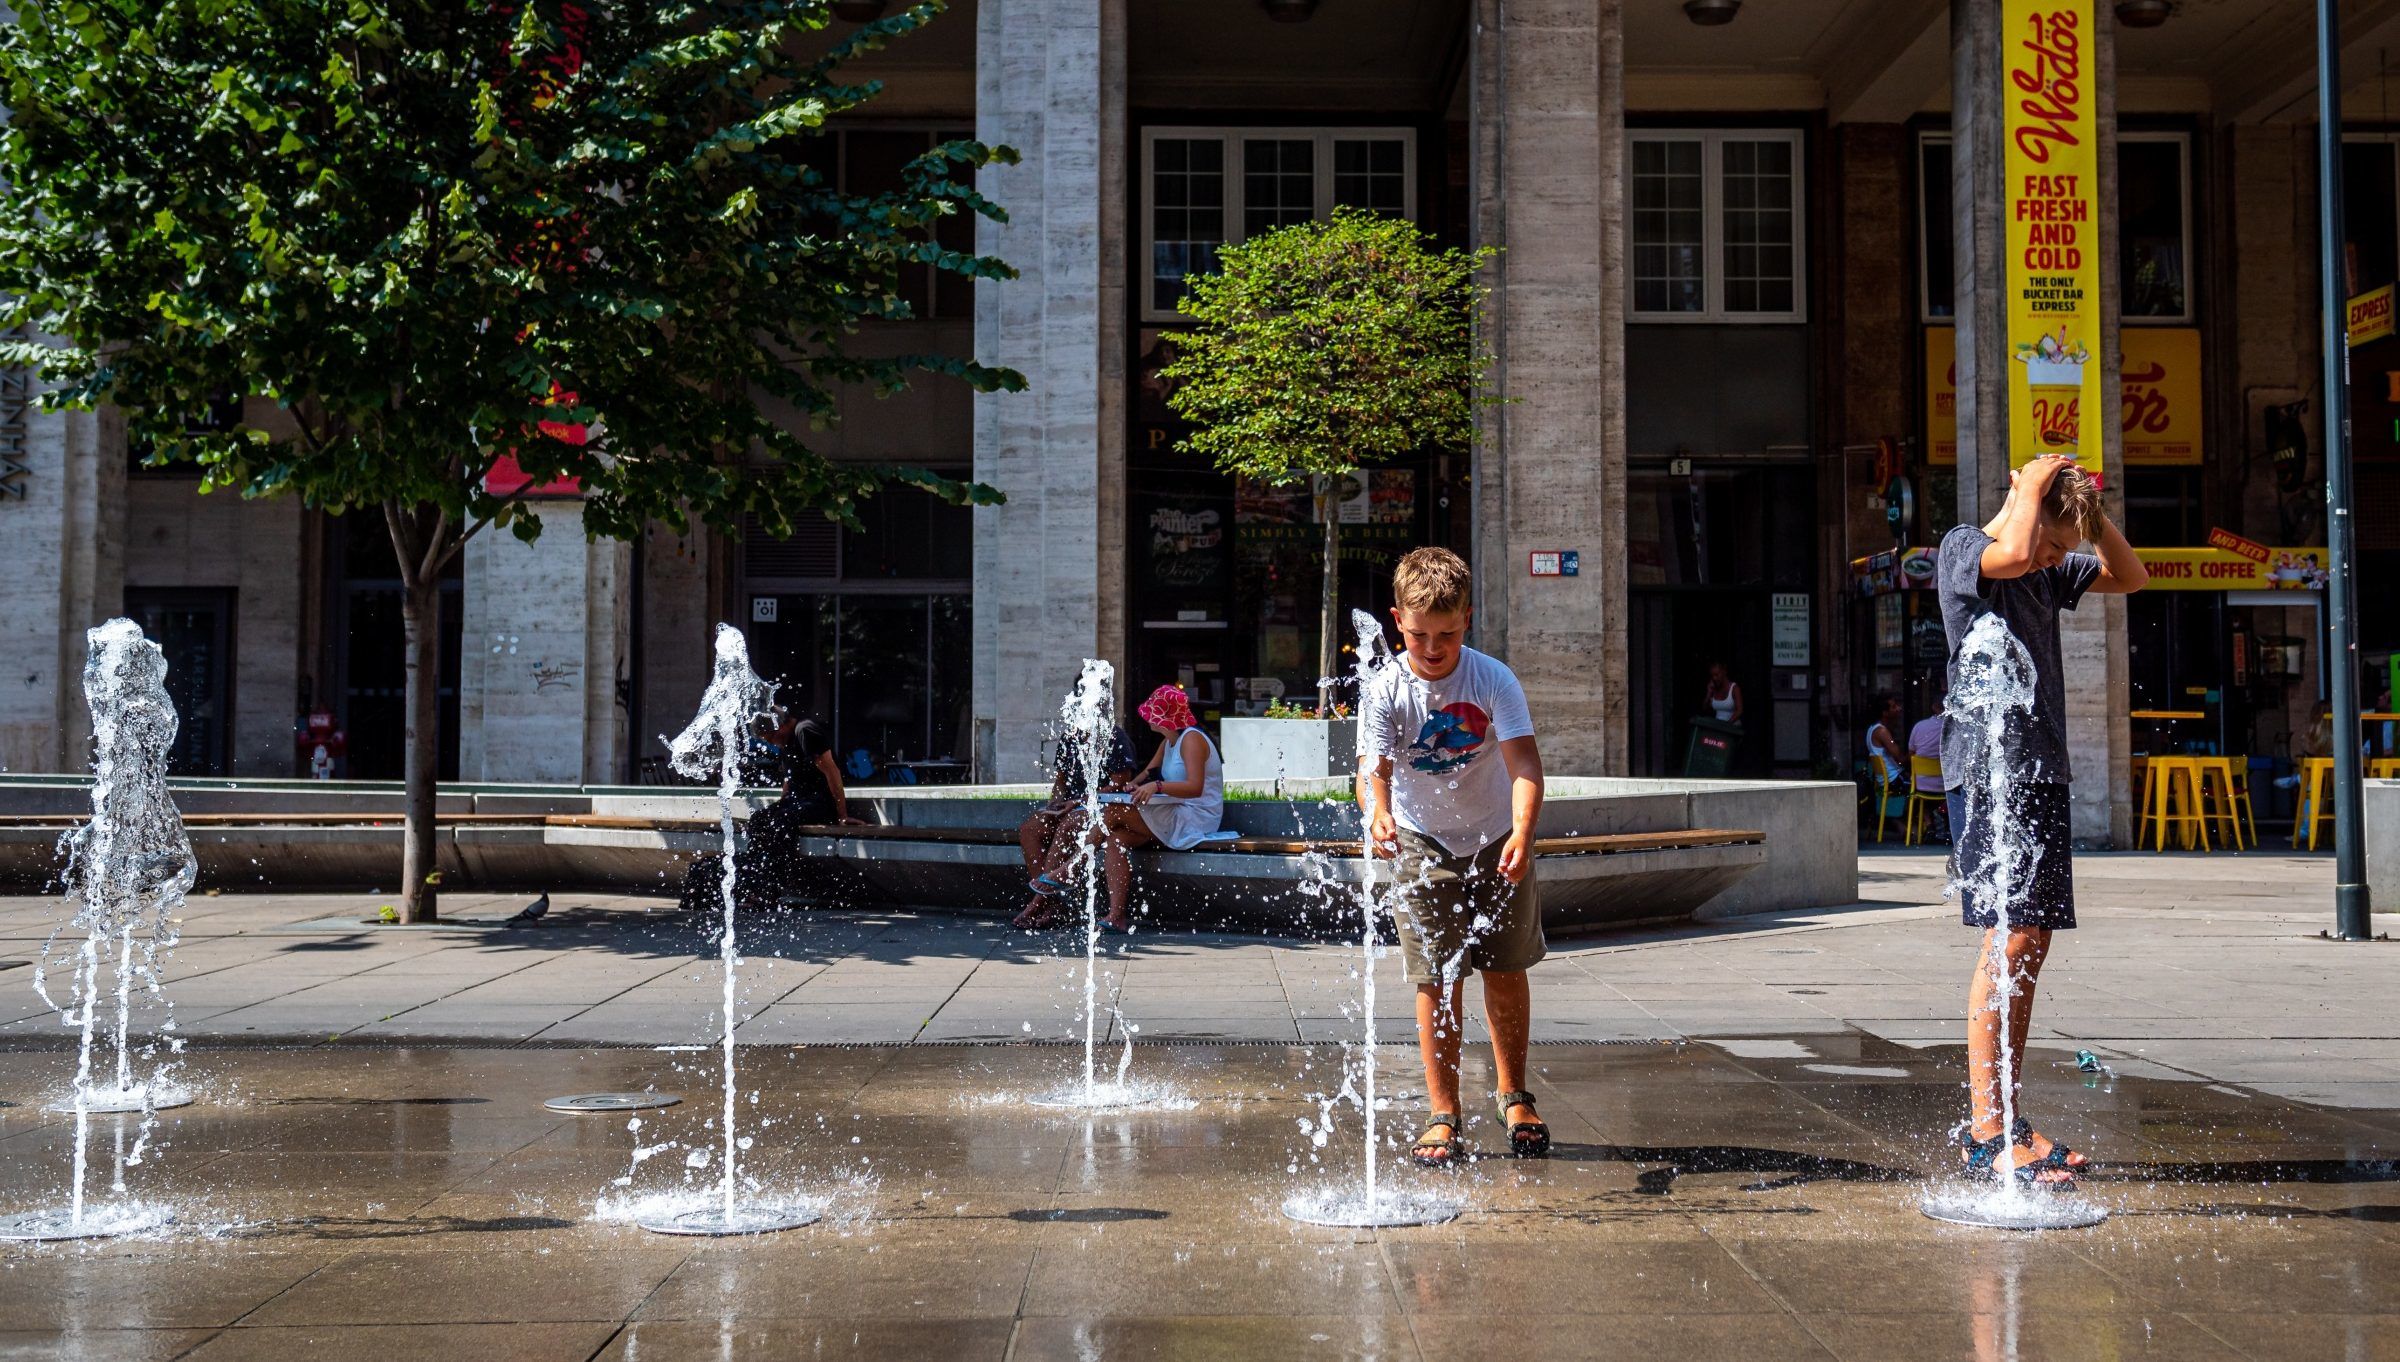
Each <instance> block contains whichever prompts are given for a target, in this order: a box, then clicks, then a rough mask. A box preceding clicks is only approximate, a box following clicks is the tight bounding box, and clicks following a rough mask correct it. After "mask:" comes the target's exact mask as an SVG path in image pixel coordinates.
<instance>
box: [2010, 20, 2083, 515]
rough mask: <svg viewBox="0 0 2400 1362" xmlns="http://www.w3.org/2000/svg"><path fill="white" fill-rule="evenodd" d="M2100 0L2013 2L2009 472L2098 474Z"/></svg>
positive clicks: (2011, 36)
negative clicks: (2039, 463) (2096, 99)
mask: <svg viewBox="0 0 2400 1362" xmlns="http://www.w3.org/2000/svg"><path fill="white" fill-rule="evenodd" d="M2091 31H2092V5H2091V0H2005V3H2004V5H2003V8H2002V20H2001V35H2002V39H2001V46H2002V52H2003V56H2002V60H2003V61H2004V62H2005V63H2006V70H2005V72H2004V73H2003V76H2002V79H2001V87H2000V102H2001V109H2002V112H2003V115H2004V116H2003V118H2002V121H2001V122H2002V135H2003V138H2004V142H2005V146H2004V148H2003V153H2004V154H2003V156H2002V160H2001V164H2002V173H2003V174H2004V175H2005V176H2006V193H2007V198H2006V205H2007V209H2008V276H2007V277H2008V348H2009V358H2010V360H2011V361H2012V363H2011V364H2010V365H2009V375H2008V401H2009V449H2008V461H2009V465H2010V466H2011V467H2019V466H2022V465H2024V464H2026V463H2028V462H2030V461H2032V460H2033V459H2034V458H2035V457H2036V456H2038V455H2042V454H2064V455H2066V456H2067V457H2069V458H2072V459H2074V460H2075V461H2076V462H2077V463H2079V464H2082V465H2083V466H2084V467H2085V468H2087V469H2089V470H2091V471H2092V472H2094V473H2097V472H2099V471H2100V429H2099V427H2098V425H2097V424H2096V421H2097V420H2100V419H2105V417H2106V415H2107V413H2108V411H2109V406H2108V404H2107V403H2105V402H2104V401H2103V399H2102V397H2101V395H2100V365H2099V363H2098V362H2097V358H2098V352H2099V348H2100V250H2101V248H2102V247H2101V241H2100V234H2099V215H2098V214H2097V213H2096V212H2095V211H2094V206H2095V205H2094V199H2095V197H2096V196H2097V194H2098V192H2099V188H2100V184H2099V180H2100V172H2099V157H2098V154H2097V149H2096V146H2095V142H2094V136H2093V126H2092V80H2091V77H2090V65H2089V62H2088V60H2087V57H2088V49H2089V47H2090V36H2091Z"/></svg>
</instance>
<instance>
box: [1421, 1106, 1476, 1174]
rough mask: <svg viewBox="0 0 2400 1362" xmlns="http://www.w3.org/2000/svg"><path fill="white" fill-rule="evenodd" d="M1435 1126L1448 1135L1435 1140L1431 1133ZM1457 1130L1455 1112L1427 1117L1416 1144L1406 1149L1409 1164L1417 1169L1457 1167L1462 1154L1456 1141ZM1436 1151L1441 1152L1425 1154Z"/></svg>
mask: <svg viewBox="0 0 2400 1362" xmlns="http://www.w3.org/2000/svg"><path fill="white" fill-rule="evenodd" d="M1437 1126H1438V1127H1440V1128H1442V1129H1444V1130H1447V1131H1449V1132H1450V1133H1449V1134H1448V1135H1447V1136H1445V1137H1443V1138H1441V1139H1438V1140H1437V1139H1435V1138H1434V1137H1433V1132H1434V1128H1435V1127H1437ZM1458 1129H1459V1121H1458V1113H1457V1112H1455V1111H1437V1112H1435V1113H1434V1114H1433V1115H1431V1116H1429V1117H1427V1118H1426V1120H1425V1130H1424V1133H1423V1134H1421V1135H1419V1136H1417V1139H1416V1143H1414V1144H1412V1145H1410V1146H1409V1147H1408V1158H1409V1162H1411V1163H1413V1164H1415V1165H1416V1166H1417V1167H1419V1168H1455V1167H1457V1166H1458V1163H1459V1159H1460V1156H1461V1154H1462V1153H1463V1149H1462V1146H1461V1145H1460V1143H1459V1139H1458ZM1436 1149H1438V1150H1440V1151H1441V1152H1440V1153H1439V1154H1431V1153H1428V1152H1426V1151H1428V1150H1436Z"/></svg>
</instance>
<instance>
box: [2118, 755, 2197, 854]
mask: <svg viewBox="0 0 2400 1362" xmlns="http://www.w3.org/2000/svg"><path fill="white" fill-rule="evenodd" d="M2200 760H2201V759H2200V758H2197V757H2152V758H2150V762H2149V778H2148V779H2147V780H2146V781H2145V782H2144V784H2145V785H2147V786H2148V792H2147V796H2146V797H2145V798H2144V800H2143V801H2142V821H2141V823H2140V825H2139V827H2138V828H2137V829H2136V832H2135V838H2134V844H2135V845H2136V846H2139V845H2140V844H2141V832H2142V830H2143V829H2147V828H2149V827H2151V826H2152V825H2156V827H2157V828H2158V843H2157V848H2156V849H2157V850H2159V851H2165V850H2166V849H2167V829H2168V828H2170V827H2172V828H2174V829H2175V835H2176V840H2177V841H2179V842H2181V843H2182V844H2183V846H2184V847H2186V848H2187V849H2189V848H2195V847H2196V848H2197V849H2199V850H2201V851H2206V850H2208V819H2207V817H2206V816H2205V815H2204V813H2203V812H2202V805H2201V803H2200Z"/></svg>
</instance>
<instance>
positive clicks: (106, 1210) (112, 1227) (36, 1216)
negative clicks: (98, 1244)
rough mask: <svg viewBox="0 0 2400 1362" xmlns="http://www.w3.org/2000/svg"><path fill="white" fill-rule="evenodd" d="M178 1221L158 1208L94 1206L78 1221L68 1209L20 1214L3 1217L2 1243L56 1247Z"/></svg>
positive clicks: (0, 1224)
mask: <svg viewBox="0 0 2400 1362" xmlns="http://www.w3.org/2000/svg"><path fill="white" fill-rule="evenodd" d="M174 1219H175V1217H174V1216H173V1215H172V1214H170V1213H169V1212H168V1211H167V1210H166V1209H165V1208H163V1207H159V1206H141V1205H133V1206H94V1207H91V1208H89V1209H87V1210H86V1211H85V1212H84V1213H83V1218H82V1219H80V1220H78V1219H76V1218H75V1216H74V1214H73V1213H72V1212H70V1211H68V1210H67V1209H66V1208H65V1207H63V1206H62V1207H57V1208H54V1209H51V1210H46V1211H19V1212H17V1213H16V1214H14V1215H4V1216H0V1240H13V1241H16V1242H18V1243H45V1244H46V1243H56V1242H59V1241H61V1240H67V1239H110V1238H114V1237H116V1236H118V1235H124V1234H145V1233H148V1232H149V1231H151V1230H155V1229H160V1228H163V1227H164V1226H166V1225H168V1224H171V1223H173V1221H174Z"/></svg>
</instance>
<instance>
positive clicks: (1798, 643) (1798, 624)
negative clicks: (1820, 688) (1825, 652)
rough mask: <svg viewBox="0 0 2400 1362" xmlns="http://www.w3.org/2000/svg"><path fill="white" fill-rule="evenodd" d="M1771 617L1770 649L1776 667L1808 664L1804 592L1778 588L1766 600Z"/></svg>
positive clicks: (1806, 600) (1806, 595) (1806, 617)
mask: <svg viewBox="0 0 2400 1362" xmlns="http://www.w3.org/2000/svg"><path fill="white" fill-rule="evenodd" d="M1769 608H1770V609H1772V611H1773V612H1774V613H1773V616H1772V618H1773V620H1774V632H1773V635H1772V642H1771V644H1770V650H1771V652H1772V658H1771V663H1772V665H1774V666H1777V667H1805V666H1807V665H1808V593H1807V592H1804V591H1778V592H1776V593H1775V594H1774V595H1773V597H1772V598H1770V601H1769Z"/></svg>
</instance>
